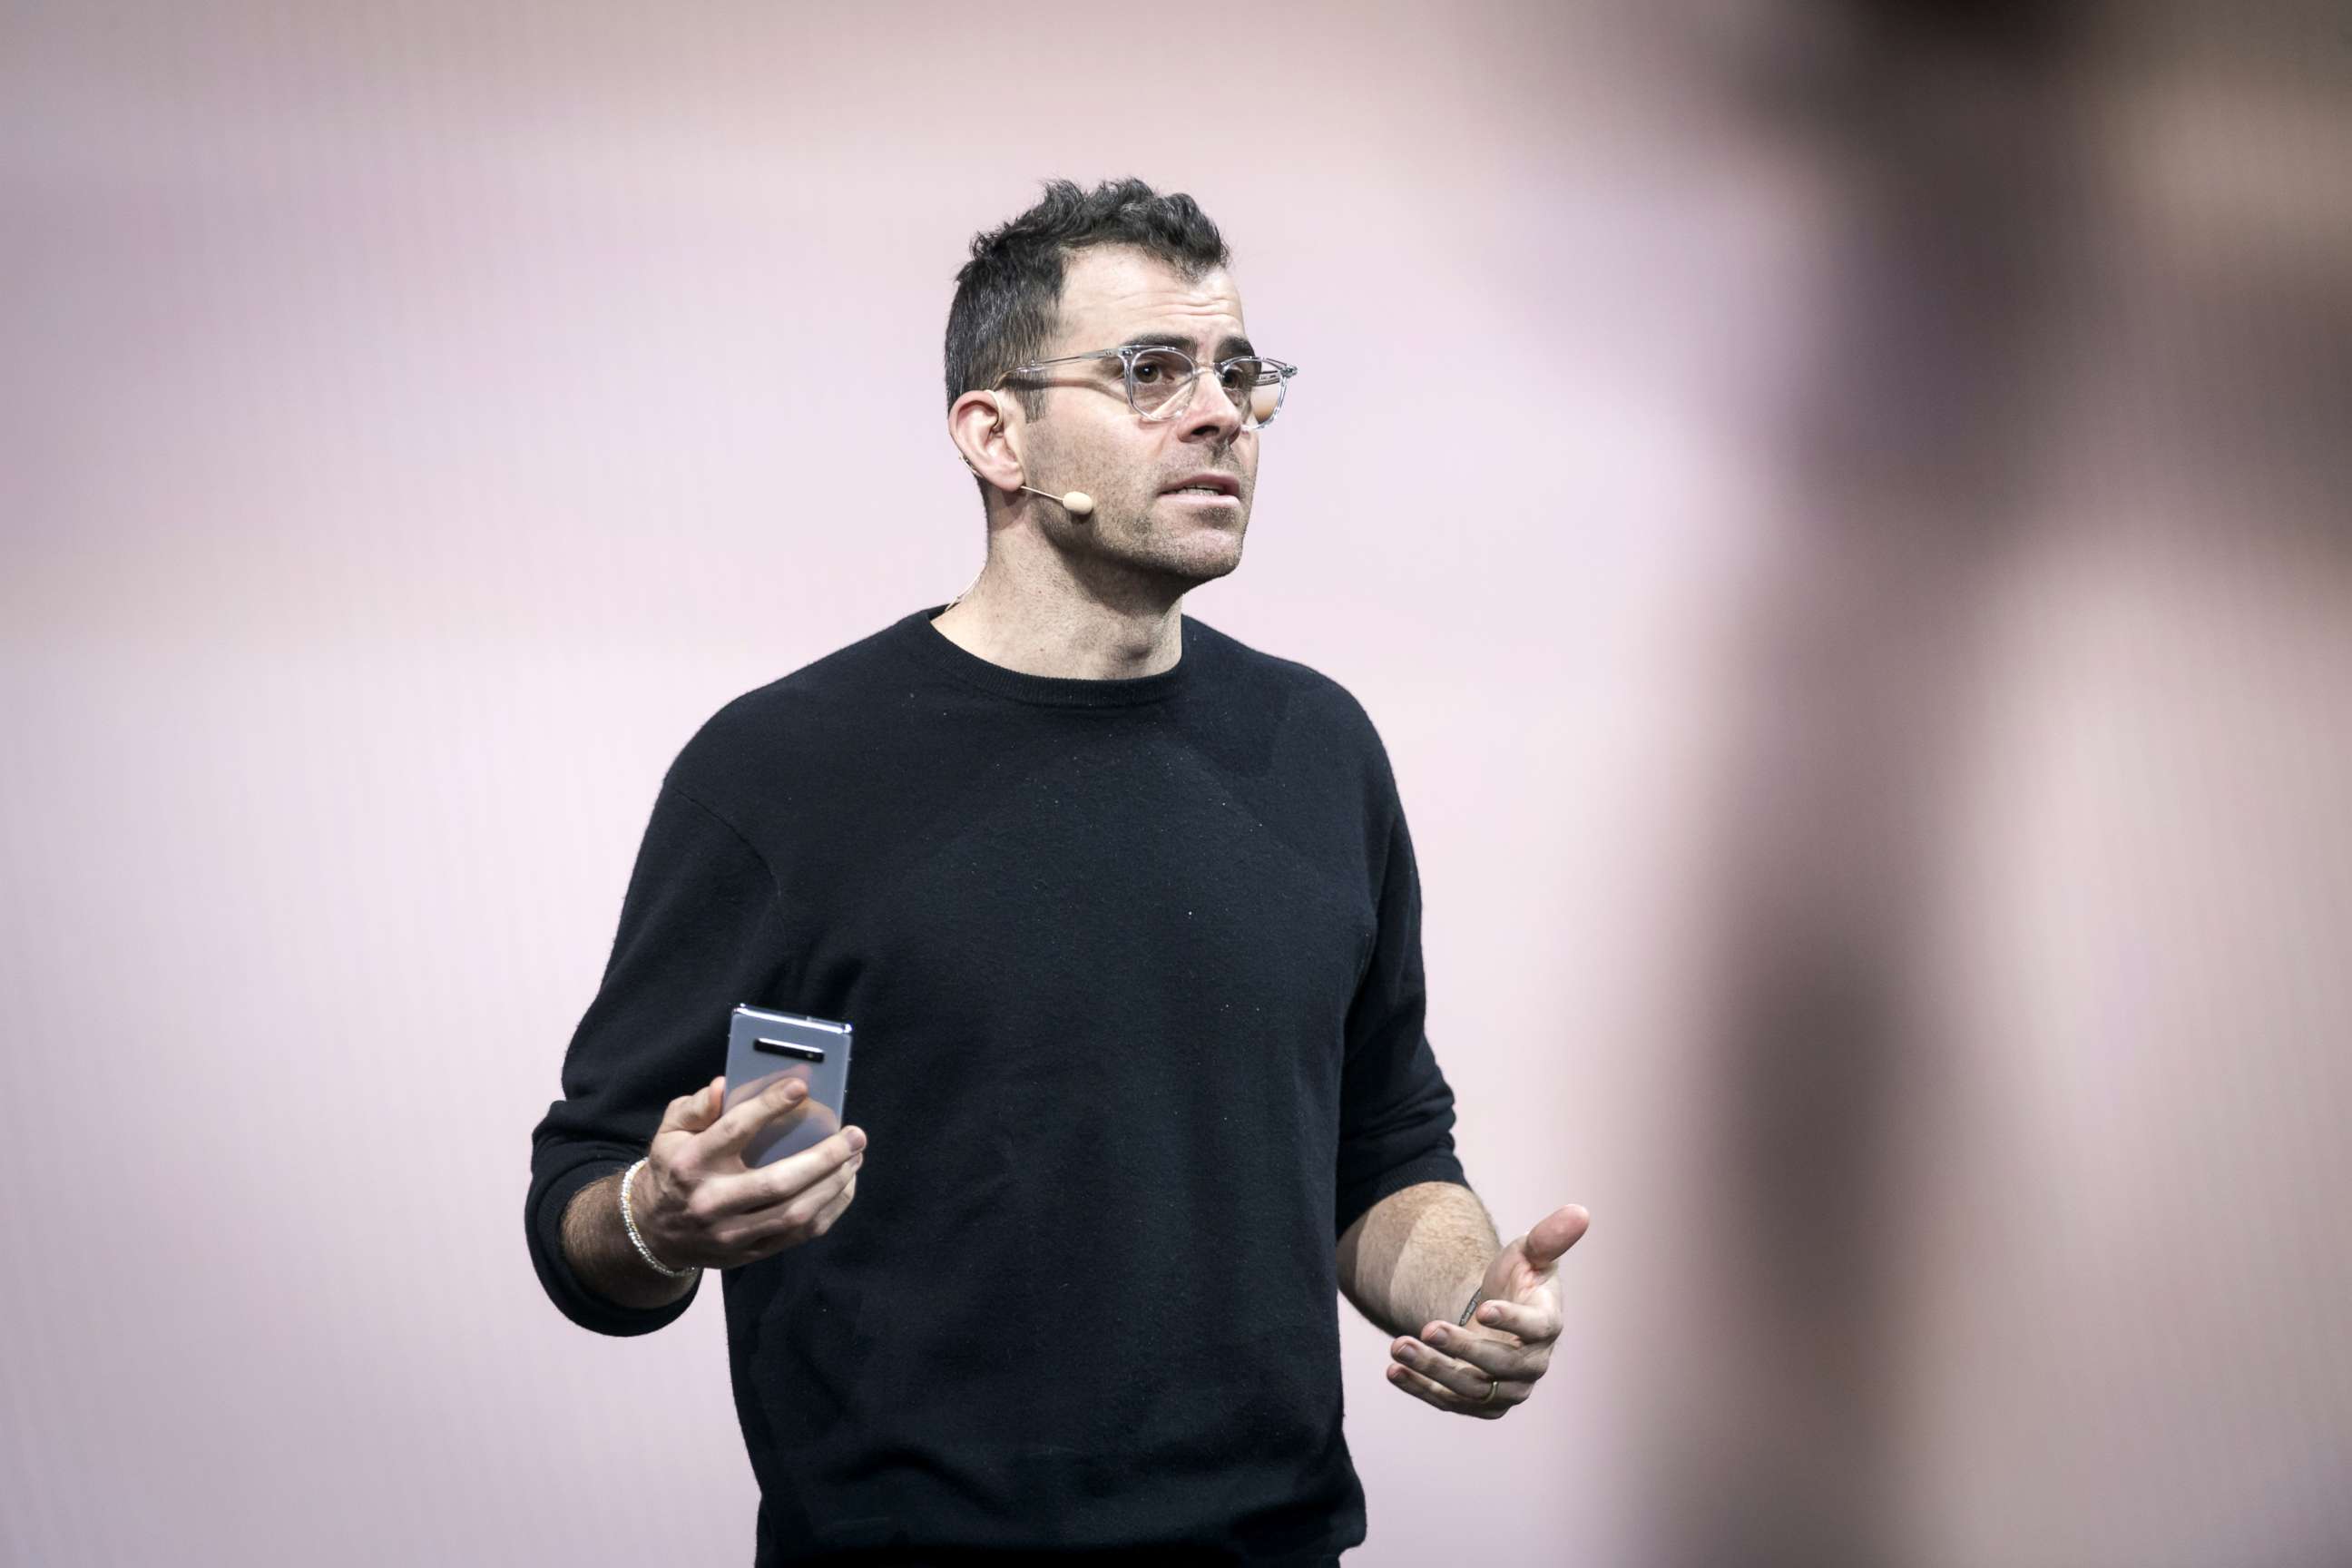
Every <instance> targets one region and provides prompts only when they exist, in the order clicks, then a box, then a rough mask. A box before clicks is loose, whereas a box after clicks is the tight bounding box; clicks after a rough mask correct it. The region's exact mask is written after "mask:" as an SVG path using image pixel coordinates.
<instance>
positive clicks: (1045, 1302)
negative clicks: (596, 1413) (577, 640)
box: [525, 607, 1464, 1563]
mask: <svg viewBox="0 0 2352 1568" xmlns="http://www.w3.org/2000/svg"><path fill="white" fill-rule="evenodd" d="M939 613H940V609H939V607H934V608H931V609H927V610H920V611H917V612H916V613H914V614H912V615H909V616H906V617H905V618H903V619H901V620H900V621H898V623H896V624H895V625H893V626H888V627H887V628H886V629H884V630H882V631H880V632H877V633H876V634H875V635H873V636H871V637H866V638H864V639H862V640H860V641H858V642H856V643H854V644H852V645H850V646H849V647H845V648H842V649H840V650H839V651H837V652H835V653H833V654H831V655H828V656H827V657H825V658H821V659H819V660H817V661H816V662H815V663H814V664H811V665H808V666H806V667H805V668H802V669H799V670H797V671H795V672H794V673H793V674H791V675H788V676H786V677H784V678H783V679H780V680H777V681H775V682H773V683H772V684H770V685H768V686H764V687H761V688H760V689H758V690H755V691H751V692H748V693H746V694H745V695H743V696H741V697H739V698H737V699H736V700H733V701H732V702H730V703H729V704H727V706H726V707H724V708H722V709H721V710H719V712H718V713H717V714H715V715H714V716H713V717H712V718H711V719H710V720H709V721H708V722H707V723H705V724H704V725H703V726H702V728H701V729H700V730H699V731H698V732H697V733H696V734H695V736H694V737H693V739H692V740H691V741H689V742H688V744H687V745H686V747H685V749H684V750H683V751H682V752H680V753H679V755H678V757H677V761H676V762H675V763H673V764H672V765H671V767H670V769H669V772H668V773H667V776H666V777H665V779H664V781H663V784H662V787H661V791H660V794H659V795H658V796H657V798H656V800H655V802H654V806H653V813H652V818H651V821H650V822H649V823H648V825H647V826H646V835H645V840H644V844H643V847H642V848H641V849H640V851H639V854H638V857H637V862H636V867H635V871H634V872H633V873H632V874H631V877H630V879H629V886H628V891H627V894H626V897H625V900H624V901H623V903H622V906H621V917H620V927H619V932H618V934H617V936H616V937H615V939H614V943H613V951H612V955H611V958H610V960H609V962H608V963H607V964H606V966H605V970H604V982H603V984H602V986H601V988H600V989H599V990H598V992H597V994H596V996H595V999H594V1000H593V1002H592V1003H591V1004H590V1005H589V1007H588V1010H587V1012H586V1014H585V1015H584V1016H583V1017H582V1018H581V1020H580V1024H579V1027H578V1030H577V1031H576V1032H575V1033H574V1035H573V1036H572V1044H571V1047H570V1050H569V1052H568V1053H567V1054H566V1056H565V1058H564V1062H563V1080H562V1083H563V1098H562V1100H558V1101H556V1102H555V1103H554V1104H552V1105H551V1106H550V1107H549V1110H548V1113H547V1116H546V1118H545V1120H543V1121H541V1123H540V1124H539V1126H538V1127H537V1129H536V1130H535V1131H533V1132H532V1135H531V1180H530V1196H529V1199H528V1202H527V1205H526V1210H525V1216H526V1228H527V1229H528V1231H529V1234H530V1253H531V1261H532V1262H533V1264H535V1265H536V1266H537V1268H538V1270H539V1277H540V1280H541V1283H542V1284H543V1285H544V1286H545V1287H546V1289H547V1292H548V1295H549V1296H550V1297H551V1299H552V1300H554V1302H555V1304H556V1306H557V1307H558V1308H560V1309H561V1310H562V1311H563V1313H564V1315H565V1316H567V1317H569V1318H570V1319H572V1321H574V1322H576V1323H579V1324H581V1325H583V1327H586V1328H589V1329H593V1330H595V1331H598V1332H601V1333H607V1334H640V1333H646V1332H649V1331H653V1330H655V1329H658V1328H661V1327H663V1326H664V1325H665V1324H667V1323H668V1322H670V1321H672V1320H674V1319H676V1318H677V1316H678V1315H679V1314H680V1313H682V1312H684V1311H685V1310H686V1309H687V1307H688V1304H689V1303H690V1302H691V1301H692V1300H693V1294H694V1293H693V1292H689V1293H688V1296H687V1297H686V1298H685V1299H684V1300H679V1301H677V1302H676V1303H673V1304H672V1305H670V1306H668V1307H664V1308H657V1309H653V1310H632V1309H628V1308H624V1307H619V1306H615V1305H613V1304H611V1303H609V1302H607V1301H605V1300H603V1299H601V1298H598V1297H595V1296H592V1295H590V1294H588V1293H587V1291H586V1290H585V1289H584V1288H583V1286H582V1285H581V1284H580V1282H579V1280H578V1279H577V1278H576V1277H575V1276H574V1275H573V1274H572V1270H571V1268H570V1267H569V1265H568V1264H567V1263H566V1262H565V1261H564V1259H563V1256H562V1248H561V1242H560V1225H561V1219H562V1212H563V1208H564V1205H565V1204H567V1203H568V1202H569V1201H570V1200H571V1198H572V1194H574V1193H575V1192H577V1191H578V1190H579V1189H580V1187H581V1186H583V1184H587V1183H589V1182H592V1181H594V1180H596V1179H597V1178H599V1177H601V1176H604V1175H606V1174H608V1173H611V1172H613V1171H615V1170H618V1169H620V1168H622V1167H623V1166H624V1165H625V1164H627V1163H630V1162H631V1161H633V1160H635V1158H636V1157H637V1156H638V1155H640V1154H642V1153H644V1152H645V1151H646V1144H647V1143H648V1142H650V1141H651V1139H652V1136H653V1131H654V1129H655V1127H656V1125H657V1124H658V1122H659V1121H660V1119H661V1115H662V1112H663V1110H664V1108H665V1107H666V1106H667V1103H668V1101H669V1100H672V1099H673V1098H675V1097H676V1096H678V1095H681V1094H685V1093H688V1092H690V1091H692V1090H693V1089H697V1088H699V1087H700V1086H701V1085H703V1084H705V1083H708V1082H709V1080H710V1079H711V1078H712V1077H713V1076H715V1075H716V1074H718V1073H719V1072H720V1071H722V1070H723V1068H724V1065H725V1058H726V1045H727V1021H728V1015H729V1012H730V1009H731V1008H732V1007H733V1006H734V1005H736V1004H737V1003H739V1002H748V1003H751V1004H754V1005H763V1006H769V1007H774V1008H778V1009H781V1010H782V1011H786V1012H793V1013H804V1014H813V1015H815V1016H819V1017H826V1018H842V1019H846V1020H848V1021H849V1022H850V1023H851V1024H853V1025H854V1026H856V1031H857V1043H856V1054H855V1056H854V1058H852V1062H851V1069H850V1079H849V1088H848V1100H847V1107H846V1110H847V1120H848V1121H850V1122H851V1123H852V1124H854V1125H856V1126H859V1127H862V1128H864V1129H865V1130H866V1133H867V1135H868V1137H869V1138H870V1139H871V1145H870V1147H869V1149H868V1151H867V1153H866V1162H865V1164H864V1167H863V1168H862V1169H861V1170H860V1172H859V1173H858V1178H857V1197H856V1201H855V1202H854V1203H852V1204H851V1205H850V1206H849V1208H848V1210H847V1211H846V1212H845V1213H844V1214H843V1215H842V1216H841V1218H840V1219H839V1221H838V1222H837V1223H836V1224H835V1226H834V1227H833V1229H832V1230H831V1231H829V1232H828V1233H827V1234H826V1235H824V1236H823V1237H819V1238H817V1239H816V1240H814V1241H813V1242H810V1243H808V1244H806V1245H804V1246H802V1247H793V1248H790V1249H787V1250H786V1251H784V1252H782V1253H780V1254H778V1255H776V1256H775V1257H772V1258H766V1259H763V1260H762V1261H761V1262H759V1263H756V1264H752V1265H751V1266H749V1267H746V1268H735V1269H729V1270H726V1271H724V1272H723V1273H722V1275H721V1278H722V1279H723V1280H724V1282H725V1298H726V1313H727V1342H728V1355H729V1360H730V1363H731V1367H732V1373H733V1381H734V1392H735V1404H736V1410H737V1413H738V1415H740V1419H741V1421H742V1426H743V1436H744V1440H745V1442H746V1443H747V1444H748V1445H749V1447H750V1449H751V1466H752V1469H753V1471H754V1473H755V1475H756V1476H757V1478H758V1480H759V1484H760V1489H761V1506H760V1519H759V1552H758V1560H759V1562H760V1563H789V1562H803V1561H809V1560H814V1559H815V1558H817V1557H820V1556H822V1555H824V1554H827V1553H832V1552H844V1551H846V1550H849V1549H856V1548H871V1547H883V1548H887V1547H890V1546H894V1545H895V1546H899V1547H905V1548H911V1549H914V1550H915V1555H916V1556H917V1557H919V1558H920V1559H921V1560H924V1561H930V1560H934V1559H937V1560H942V1561H945V1560H950V1555H949V1553H943V1552H922V1551H921V1550H920V1549H922V1548H927V1547H929V1548H947V1549H950V1550H951V1549H955V1548H969V1549H993V1550H995V1551H999V1552H1021V1553H1031V1552H1047V1551H1055V1550H1058V1551H1067V1550H1070V1549H1076V1548H1097V1549H1098V1548H1109V1547H1118V1546H1139V1545H1155V1544H1157V1545H1164V1546H1169V1547H1192V1548H1198V1549H1201V1550H1200V1552H1198V1557H1199V1560H1202V1561H1224V1560H1227V1558H1228V1557H1230V1558H1231V1559H1233V1560H1238V1561H1249V1562H1257V1561H1288V1560H1291V1559H1293V1558H1294V1557H1296V1558H1300V1559H1304V1560H1306V1561H1310V1562H1312V1561H1317V1560H1319V1559H1321V1558H1324V1557H1328V1555H1329V1554H1332V1553H1336V1552H1339V1551H1340V1550H1341V1549H1342V1548H1343V1547H1347V1546H1351V1545H1354V1544H1356V1543H1358V1542H1361V1541H1362V1540H1363V1538H1364V1499H1363V1491H1362V1489H1361V1487H1360V1485H1359V1484H1358V1482H1357V1479H1356V1473H1355V1468H1354V1467H1353V1465H1352V1464H1351V1463H1350V1462H1349V1457H1348V1449H1347V1445H1346V1443H1345V1442H1344V1441H1343V1439H1342V1437H1341V1435H1340V1382H1339V1301H1338V1270H1337V1263H1336V1258H1335V1247H1334V1243H1335V1241H1336V1239H1337V1237H1339V1234H1340V1233H1341V1232H1342V1231H1344V1230H1345V1229H1346V1228H1347V1226H1348V1225H1349V1223H1350V1222H1351V1221H1353V1220H1354V1219H1355V1218H1356V1217H1357V1216H1358V1215H1361V1214H1362V1213H1363V1212H1364V1211H1365V1210H1366V1209H1367V1208H1369V1207H1370V1206H1371V1205H1373V1204H1374V1203H1376V1202H1378V1201H1379V1200H1380V1199H1381V1198H1383V1197H1386V1196H1388V1195H1389V1194H1391V1193H1394V1192H1397V1191H1399V1190H1400V1189H1402V1188H1404V1187H1406V1186H1409V1185H1412V1184H1414V1183H1417V1182H1427V1181H1447V1182H1456V1183H1459V1182H1462V1181H1463V1180H1464V1177H1463V1173H1462V1167H1461V1165H1460V1163H1458V1162H1457V1160H1456V1159H1455V1157H1454V1140H1453V1135H1452V1131H1451V1129H1452V1127H1453V1123H1454V1109H1453V1106H1454V1098H1453V1094H1452V1092H1451V1091H1450V1090H1449V1089H1447V1087H1446V1083H1445V1079H1444V1077H1443V1076H1442V1075H1441V1074H1440V1073H1439V1071H1438V1068H1437V1063H1436V1060H1435V1058H1433V1055H1432V1054H1431V1051H1430V1047H1429V1042H1428V1039H1427V1038H1426V1037H1425V1036H1424V1035H1423V1027H1422V1014H1423V982H1422V963H1421V932H1420V912H1421V911H1420V887H1419V879H1418V877H1417V875H1416V873H1415V871H1414V867H1413V857H1412V840H1411V839H1410V837H1408V836H1407V835H1406V832H1405V823H1404V816H1403V813H1402V809H1401V808H1400V806H1399V804H1398V800H1397V791H1396V783H1395V779H1394V776H1393V775H1392V774H1391V771H1390V768H1389V763H1388V758H1387V755H1386V753H1385V752H1384V751H1383V749H1382V747H1381V742H1380V738H1379V736H1378V735H1377V734H1376V733H1375V732H1374V730H1373V727H1372V724H1371V722H1370V720H1369V719H1368V718H1367V717H1366V716H1365V713H1364V710H1363V709H1362V708H1361V707H1360V705H1359V704H1358V703H1357V702H1356V700H1354V698H1352V697H1351V696H1349V693H1348V692H1347V691H1346V690H1345V689H1343V688H1341V687H1340V686H1339V685H1338V684H1337V683H1336V682H1334V681H1332V680H1330V679H1328V678H1326V677H1324V676H1322V675H1319V674H1318V673H1317V672H1316V671H1314V670H1312V669H1310V668H1307V667H1306V666H1304V665H1301V664H1297V663H1294V662H1292V661H1290V660H1287V659H1282V658H1274V657H1271V656H1269V655H1266V654H1263V653H1260V652H1258V651H1256V650H1255V649H1253V648H1251V647H1246V646H1244V644H1242V643H1240V642H1237V641H1235V640H1234V638H1232V637H1226V636H1225V635H1224V634H1223V633H1221V632H1219V631H1217V630H1215V629H1214V628H1213V627H1211V626H1205V625H1203V624H1202V623H1201V622H1200V621H1198V620H1195V619H1193V618H1192V617H1191V616H1184V617H1182V618H1181V627H1182V642H1183V651H1182V654H1181V657H1180V658H1179V659H1178V661H1177V662H1176V664H1175V665H1173V666H1172V667H1171V668H1169V669H1167V670H1165V671H1163V672H1161V673H1160V674H1158V675H1150V676H1144V677H1140V678H1138V679H1126V680H1078V679H1060V678H1054V677H1045V676H1034V675H1024V674H1022V673H1020V672H1018V671H1015V670H1011V669H1007V668H1003V666H1001V665H997V664H993V663H991V662H990V661H988V660H986V659H983V658H979V657H978V656H976V655H974V654H971V653H970V652H968V651H966V650H965V649H963V648H961V647H958V646H957V645H956V644H955V643H953V642H950V640H949V639H948V638H947V637H946V636H945V635H943V634H942V633H940V631H939V630H938V629H937V628H936V627H934V626H931V625H930V621H931V618H932V617H933V616H936V615H938V614H939ZM697 1289H699V1287H698V1288H697ZM1187 1560H1188V1561H1189V1560H1192V1559H1189V1558H1188V1559H1187Z"/></svg>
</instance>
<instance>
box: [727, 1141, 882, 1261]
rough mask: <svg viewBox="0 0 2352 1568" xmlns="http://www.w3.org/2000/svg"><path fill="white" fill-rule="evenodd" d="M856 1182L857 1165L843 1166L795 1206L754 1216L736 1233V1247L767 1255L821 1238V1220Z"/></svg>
mask: <svg viewBox="0 0 2352 1568" xmlns="http://www.w3.org/2000/svg"><path fill="white" fill-rule="evenodd" d="M856 1182H857V1167H856V1163H851V1164H847V1165H845V1166H843V1167H842V1168H841V1169H839V1170H837V1171H835V1172H834V1173H832V1174H830V1175H828V1176H826V1177H825V1178H824V1180H823V1181H820V1182H817V1183H815V1184H813V1185H812V1186H811V1187H810V1188H809V1189H808V1190H807V1191H806V1192H804V1193H803V1194H800V1195H799V1196H798V1197H795V1198H794V1199H793V1201H792V1202H790V1203H788V1204H784V1205H780V1206H778V1207H774V1208H770V1209H766V1210H763V1211H761V1213H759V1214H757V1215H752V1216H751V1217H750V1219H748V1220H747V1221H746V1222H744V1224H743V1227H742V1229H741V1230H740V1231H739V1232H738V1233H737V1236H736V1244H737V1245H738V1246H748V1247H754V1248H756V1249H758V1250H759V1251H761V1252H763V1253H765V1252H773V1251H776V1250H777V1249H779V1248H781V1247H796V1246H798V1245H799V1244H800V1243H802V1242H804V1241H807V1240H809V1239H811V1238H812V1237H815V1236H816V1235H817V1234H818V1232H817V1230H816V1228H815V1226H816V1222H817V1220H818V1218H819V1216H821V1215H823V1214H824V1211H825V1210H827V1209H828V1208H831V1207H832V1206H833V1205H835V1203H837V1202H839V1201H840V1199H841V1197H842V1195H843V1194H845V1193H847V1192H849V1191H850V1190H851V1189H852V1188H853V1187H855V1186H856Z"/></svg>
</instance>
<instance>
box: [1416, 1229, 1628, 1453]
mask: <svg viewBox="0 0 2352 1568" xmlns="http://www.w3.org/2000/svg"><path fill="white" fill-rule="evenodd" d="M1591 1223H1592V1216H1591V1215H1589V1214H1587V1213H1585V1211H1584V1210H1583V1209H1582V1208H1581V1207H1580V1206H1579V1205H1575V1204H1570V1205H1566V1206H1564V1207H1562V1208H1558V1209H1555V1210H1553V1211H1552V1212H1551V1213H1550V1214H1549V1215H1545V1216H1544V1218H1543V1219H1541V1220H1540V1221H1538V1223H1537V1225H1536V1226H1535V1228H1534V1229H1533V1230H1530V1231H1528V1233H1527V1234H1526V1235H1525V1236H1522V1237H1518V1238H1517V1239H1516V1240H1514V1241H1513V1242H1512V1243H1511V1244H1510V1245H1509V1246H1507V1247H1504V1248H1503V1250H1502V1251H1500V1252H1498V1253H1496V1255H1495V1260H1494V1261H1493V1262H1492V1263H1489V1264H1488V1265H1486V1279H1484V1280H1482V1281H1480V1283H1479V1286H1478V1294H1479V1297H1480V1300H1479V1303H1478V1310H1477V1311H1475V1312H1474V1313H1472V1314H1471V1318H1470V1321H1469V1323H1468V1324H1466V1325H1465V1326H1462V1327H1458V1328H1457V1327H1456V1326H1455V1325H1454V1324H1452V1323H1446V1322H1431V1323H1427V1324H1424V1325H1423V1328H1422V1331H1421V1337H1420V1338H1418V1339H1414V1338H1412V1336H1410V1335H1408V1336H1407V1337H1405V1338H1403V1339H1401V1340H1397V1341H1395V1342H1392V1343H1391V1344H1390V1346H1389V1354H1390V1355H1391V1356H1392V1357H1394V1358H1395V1359H1394V1362H1393V1363H1392V1364H1391V1366H1390V1367H1389V1374H1388V1375H1389V1382H1390V1383H1391V1384H1394V1385H1395V1386H1396V1387H1398V1388H1401V1389H1402V1390H1404V1391H1405V1392H1406V1393H1407V1394H1412V1396H1413V1397H1414V1398H1416V1399H1419V1400H1422V1401H1423V1402H1425V1403H1427V1404H1430V1405H1436V1406H1437V1407H1438V1408H1439V1409H1440V1410H1447V1411H1451V1412H1453V1413H1454V1415H1484V1416H1486V1417H1488V1418H1489V1419H1492V1418H1493V1417H1495V1416H1498V1415H1502V1414H1504V1413H1505V1412H1506V1411H1508V1410H1509V1409H1511V1408H1512V1407H1513V1406H1514V1405H1523V1404H1525V1403H1526V1402H1527V1398H1528V1394H1530V1393H1532V1392H1533V1391H1534V1389H1535V1385H1536V1380H1537V1379H1538V1378H1539V1377H1541V1376H1543V1374H1544V1373H1545V1371H1546V1369H1548V1368H1549V1366H1550V1365H1551V1347H1552V1344H1553V1342H1555V1341H1557V1340H1558V1339H1559V1318H1560V1313H1559V1259H1560V1255H1561V1254H1562V1253H1564V1252H1566V1251H1567V1250H1568V1249H1569V1248H1570V1247H1574V1246H1575V1245H1576V1240H1577V1237H1580V1236H1582V1235H1583V1234H1584V1231H1585V1227H1586V1226H1589V1225H1591Z"/></svg>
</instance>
